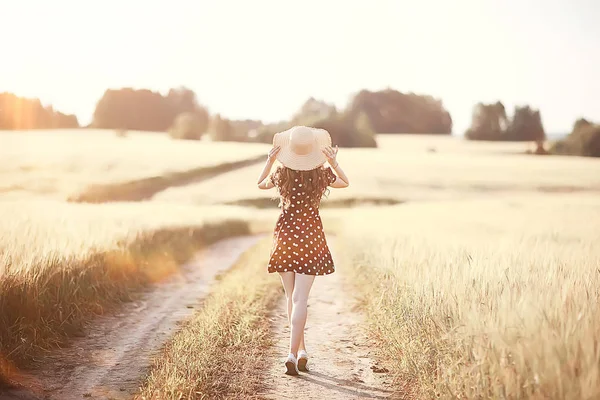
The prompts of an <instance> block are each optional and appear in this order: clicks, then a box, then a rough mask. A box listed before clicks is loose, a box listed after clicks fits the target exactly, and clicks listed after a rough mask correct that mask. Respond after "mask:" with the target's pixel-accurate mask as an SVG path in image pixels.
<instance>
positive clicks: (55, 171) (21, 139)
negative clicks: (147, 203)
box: [0, 129, 268, 199]
mask: <svg viewBox="0 0 600 400" xmlns="http://www.w3.org/2000/svg"><path fill="white" fill-rule="evenodd" d="M267 151H268V146H267V145H263V144H240V143H215V142H210V141H180V140H173V139H171V138H169V137H168V136H167V135H166V134H164V133H141V132H129V133H128V135H127V136H126V137H118V136H117V135H116V134H115V132H113V131H103V130H91V129H85V130H65V131H24V132H21V131H19V132H0V195H2V196H3V197H8V196H10V197H11V198H23V197H31V196H32V195H38V196H39V195H44V196H47V197H53V198H60V199H64V198H67V197H68V196H70V195H73V194H76V193H79V192H81V191H83V190H84V189H85V188H86V187H87V186H89V185H92V184H107V183H115V182H126V181H131V180H138V179H142V178H148V177H154V176H161V175H166V174H169V173H174V172H182V171H188V170H190V169H195V168H200V167H210V166H216V165H219V164H223V163H228V162H233V161H239V160H243V159H249V158H253V157H256V156H258V155H264V154H266V152H267Z"/></svg>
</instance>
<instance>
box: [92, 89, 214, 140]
mask: <svg viewBox="0 0 600 400" xmlns="http://www.w3.org/2000/svg"><path fill="white" fill-rule="evenodd" d="M183 113H193V114H195V115H196V118H195V120H196V122H195V123H197V124H198V127H199V129H201V130H202V129H203V131H206V128H207V127H208V122H209V115H208V111H207V110H206V109H205V108H204V107H202V106H201V105H199V104H198V102H197V100H196V95H195V93H194V92H193V91H191V90H189V89H187V88H185V87H180V88H177V89H171V90H170V91H169V93H168V94H167V96H163V95H161V94H160V93H158V92H153V91H150V90H147V89H141V90H135V89H132V88H123V89H117V90H114V89H108V90H107V91H106V92H105V93H104V95H103V96H102V98H101V99H100V100H99V101H98V104H97V105H96V110H95V111H94V121H93V126H94V127H95V128H100V129H128V130H140V131H157V132H165V131H167V130H168V129H169V128H170V127H171V126H172V125H173V123H174V122H175V118H176V117H177V116H178V115H180V114H183ZM202 127H203V128H202Z"/></svg>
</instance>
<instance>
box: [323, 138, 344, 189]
mask: <svg viewBox="0 0 600 400" xmlns="http://www.w3.org/2000/svg"><path fill="white" fill-rule="evenodd" d="M338 150H339V149H338V147H337V146H335V149H332V148H331V147H327V148H325V149H324V150H323V153H325V156H327V161H328V162H329V165H331V168H332V169H333V170H334V171H335V172H336V175H337V178H336V180H335V181H334V182H333V183H332V184H331V187H333V188H338V189H342V188H346V187H348V186H349V185H350V180H349V179H348V177H347V176H346V173H345V172H344V170H343V169H342V167H340V164H339V163H338V162H337V159H336V157H337V153H338Z"/></svg>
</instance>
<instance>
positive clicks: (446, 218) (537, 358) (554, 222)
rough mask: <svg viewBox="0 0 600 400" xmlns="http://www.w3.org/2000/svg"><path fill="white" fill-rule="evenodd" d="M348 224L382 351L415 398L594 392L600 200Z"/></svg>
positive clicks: (492, 203) (402, 211) (530, 200)
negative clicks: (413, 391)
mask: <svg viewBox="0 0 600 400" xmlns="http://www.w3.org/2000/svg"><path fill="white" fill-rule="evenodd" d="M345 222H346V223H345V229H344V230H343V243H344V244H345V246H344V248H345V251H346V252H347V262H346V264H345V265H346V267H350V266H351V265H352V266H353V267H352V268H353V270H354V273H355V278H356V282H357V284H358V285H359V287H361V288H362V293H363V300H364V304H365V306H366V309H367V311H368V314H369V316H370V324H371V329H372V333H373V334H375V335H376V337H377V338H378V339H379V340H380V343H381V345H382V346H381V356H382V357H383V358H384V359H385V360H387V362H388V363H389V364H390V366H391V369H392V370H393V372H395V373H396V378H397V379H399V380H402V381H404V382H405V383H406V382H410V383H412V386H413V387H414V388H415V391H416V394H417V397H419V398H424V399H429V398H433V397H442V398H472V399H475V398H478V399H479V398H539V399H542V398H544V399H546V398H552V399H575V398H578V399H591V398H597V397H598V396H599V395H600V369H599V367H600V365H599V363H598V360H599V359H600V350H599V347H598V346H597V343H598V341H599V340H600V324H599V322H598V321H600V319H599V317H600V312H599V310H598V302H599V300H600V292H599V291H598V287H599V286H600V276H599V273H598V267H599V266H600V248H599V247H598V243H599V241H600V201H598V197H597V196H594V195H584V194H578V195H572V194H571V195H530V196H514V197H511V198H505V199H493V200H490V199H487V200H471V201H455V202H436V203H423V204H407V205H403V206H397V207H392V208H389V209H371V210H364V211H360V212H353V213H351V214H348V215H347V218H346V221H345Z"/></svg>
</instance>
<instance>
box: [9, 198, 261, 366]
mask: <svg viewBox="0 0 600 400" xmlns="http://www.w3.org/2000/svg"><path fill="white" fill-rule="evenodd" d="M0 220H2V224H0V237H1V238H2V239H1V240H0V274H1V276H2V279H1V280H0V351H1V352H0V354H1V355H2V357H0V358H1V359H0V367H1V368H2V369H3V371H0V372H4V374H5V375H6V374H8V373H10V370H11V365H12V363H13V362H16V364H17V365H22V364H25V363H27V362H28V361H31V360H32V359H34V357H35V356H36V355H39V354H41V353H43V352H44V351H46V350H49V349H51V348H53V347H55V346H57V345H60V344H61V343H63V342H64V341H65V340H66V339H68V338H69V337H71V336H74V335H79V334H82V332H83V327H84V324H85V323H86V322H87V321H89V320H90V319H91V318H92V317H93V316H94V315H97V314H101V313H104V312H105V311H106V310H107V309H110V308H111V307H113V306H116V305H118V304H119V303H120V302H122V301H127V300H129V299H130V298H131V297H132V296H135V293H136V289H139V288H141V287H143V286H146V285H148V284H151V283H154V282H159V281H161V280H162V279H164V278H165V277H167V276H169V275H170V274H172V273H175V272H177V270H178V266H179V265H180V263H181V262H183V261H185V260H186V259H187V258H188V257H189V256H191V255H192V254H193V253H194V252H195V251H197V250H198V249H199V248H200V247H202V246H204V245H206V244H208V243H212V242H214V241H216V240H219V239H221V238H225V237H228V236H233V235H240V234H247V233H248V232H249V229H250V228H249V225H248V223H247V220H248V214H247V213H246V212H244V211H243V210H241V209H239V208H234V207H210V208H199V207H185V206H177V205H173V206H172V207H171V208H170V209H169V210H168V212H167V211H165V208H164V207H161V206H159V205H155V204H152V203H144V204H135V205H131V204H121V203H113V204H110V205H103V206H96V205H87V204H69V203H64V202H58V201H56V202H54V201H46V200H38V201H19V202H7V201H2V202H0ZM15 232H18V233H19V234H18V235H17V234H15Z"/></svg>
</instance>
